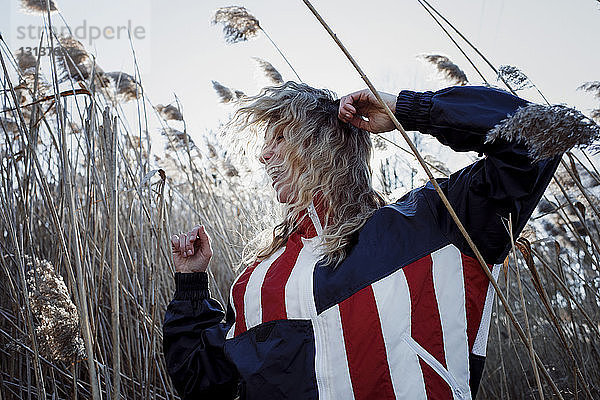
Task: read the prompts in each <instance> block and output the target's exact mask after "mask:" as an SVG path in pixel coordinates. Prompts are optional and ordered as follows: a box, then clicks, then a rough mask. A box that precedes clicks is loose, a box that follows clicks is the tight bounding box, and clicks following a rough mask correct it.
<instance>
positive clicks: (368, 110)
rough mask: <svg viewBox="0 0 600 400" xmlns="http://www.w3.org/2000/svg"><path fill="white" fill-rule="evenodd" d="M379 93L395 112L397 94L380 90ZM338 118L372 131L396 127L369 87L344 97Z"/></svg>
mask: <svg viewBox="0 0 600 400" xmlns="http://www.w3.org/2000/svg"><path fill="white" fill-rule="evenodd" d="M379 95H380V96H381V98H382V99H383V101H384V102H385V103H386V104H387V106H388V107H389V108H390V110H392V112H394V111H395V109H396V96H394V95H393V94H389V93H384V92H379ZM338 118H339V119H341V120H342V121H344V122H349V123H351V124H352V125H354V126H355V127H357V128H359V129H364V130H366V131H369V132H371V133H382V132H388V131H391V130H394V128H395V126H394V123H393V122H392V120H391V118H390V117H389V116H388V115H387V113H386V112H385V108H383V107H382V106H381V104H379V101H377V98H376V97H375V96H374V95H373V93H371V91H370V90H369V89H364V90H360V91H358V92H354V93H350V94H349V95H347V96H344V97H342V98H341V99H340V108H339V111H338ZM365 118H366V119H365Z"/></svg>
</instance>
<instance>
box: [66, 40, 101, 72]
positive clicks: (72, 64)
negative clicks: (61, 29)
mask: <svg viewBox="0 0 600 400" xmlns="http://www.w3.org/2000/svg"><path fill="white" fill-rule="evenodd" d="M58 40H59V42H60V45H59V46H57V47H56V49H55V51H56V54H57V57H56V61H57V62H58V65H59V67H60V69H61V70H62V75H61V79H60V80H61V82H64V81H66V80H69V79H74V80H76V81H81V80H86V79H88V78H89V77H90V75H91V74H92V71H93V70H94V64H93V60H92V59H91V58H90V56H89V54H88V52H87V51H86V50H85V47H84V46H83V44H82V43H81V42H80V41H79V40H77V39H75V38H74V37H73V36H61V37H59V39H58ZM95 70H96V72H97V73H98V74H101V73H102V71H101V70H100V68H99V67H98V66H95Z"/></svg>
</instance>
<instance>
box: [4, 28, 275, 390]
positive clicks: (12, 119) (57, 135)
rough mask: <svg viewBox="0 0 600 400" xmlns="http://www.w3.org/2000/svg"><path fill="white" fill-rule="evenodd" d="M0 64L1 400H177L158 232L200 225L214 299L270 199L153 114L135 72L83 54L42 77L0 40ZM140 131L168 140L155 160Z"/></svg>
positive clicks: (165, 251)
mask: <svg viewBox="0 0 600 400" xmlns="http://www.w3.org/2000/svg"><path fill="white" fill-rule="evenodd" d="M63 42H65V41H64V40H63ZM54 43H57V45H58V46H60V44H61V40H59V38H56V37H55V38H54ZM65 54H68V52H65ZM67 57H68V56H67ZM80 57H81V59H85V60H90V58H89V56H88V55H87V54H86V55H81V54H80ZM67 60H68V59H67ZM0 61H1V63H2V73H1V74H0V79H1V81H2V90H3V91H2V94H1V96H2V100H1V102H2V109H3V110H4V111H3V112H2V115H1V117H2V119H1V120H0V133H1V137H2V140H1V141H0V156H1V157H0V158H1V159H0V182H1V189H0V209H2V212H1V213H0V234H1V235H2V240H0V254H1V256H0V265H1V267H0V276H1V278H0V314H1V315H2V318H0V397H1V398H9V399H10V398H15V399H17V398H18V399H22V398H23V399H25V398H33V399H36V398H94V399H99V398H108V397H111V398H126V399H137V398H139V399H149V398H156V399H168V398H175V397H176V394H175V392H174V390H173V388H172V386H171V383H170V380H169V378H168V375H167V373H166V370H165V365H164V360H163V357H162V318H163V315H164V310H165V308H166V305H167V304H168V302H169V301H170V300H171V296H172V293H173V290H174V283H173V272H174V270H173V265H172V260H171V253H170V252H171V249H170V245H169V243H168V239H167V238H168V237H169V236H170V235H171V234H172V233H177V232H180V231H183V230H188V229H190V228H191V226H192V225H193V224H194V223H204V224H205V225H206V226H207V229H208V230H209V231H210V232H211V233H212V235H213V238H212V239H213V247H214V257H213V260H212V262H211V269H210V271H211V276H210V278H211V288H212V291H213V295H214V296H215V297H216V298H217V299H219V300H220V301H222V302H223V303H225V302H226V301H227V298H228V296H229V285H230V283H231V281H232V279H233V277H234V268H235V267H236V266H237V265H238V263H239V261H240V259H241V256H240V254H241V251H242V248H243V245H244V243H245V242H246V241H247V239H248V237H249V236H250V235H251V233H254V231H253V230H252V229H251V228H252V227H253V226H256V224H255V223H253V221H254V220H255V219H256V216H257V215H265V214H267V215H268V213H265V210H269V208H270V207H269V205H270V204H272V203H271V202H270V201H269V200H268V198H267V195H266V193H263V192H255V191H253V190H252V189H249V188H247V186H246V185H242V184H241V183H240V181H241V179H242V178H241V177H240V176H239V175H240V172H238V169H242V170H243V168H242V167H240V166H238V167H236V166H234V165H233V164H232V163H231V160H229V159H228V158H226V157H225V156H224V151H222V148H221V146H220V145H219V143H217V142H216V141H215V137H212V138H211V139H209V140H212V141H213V142H212V143H207V145H210V147H209V146H205V145H203V144H200V145H196V144H195V143H194V142H193V140H192V139H191V138H190V137H189V135H188V134H187V131H186V125H185V122H184V121H182V120H183V115H181V114H182V112H183V110H182V107H180V105H179V104H178V107H176V110H174V108H175V107H174V106H156V107H154V106H153V105H152V102H151V101H150V99H149V98H148V97H147V96H146V94H145V93H144V92H143V90H142V88H143V85H142V83H141V80H140V78H139V76H136V75H137V74H133V75H129V74H125V73H107V74H105V73H103V72H102V71H101V69H99V68H97V67H95V60H94V62H92V63H91V64H89V66H90V67H91V68H90V69H87V70H86V71H87V72H88V73H85V74H79V73H76V72H74V68H75V67H74V66H76V65H77V63H72V64H68V61H65V63H60V62H57V61H56V60H55V62H54V63H51V64H50V73H49V74H48V76H51V78H47V77H46V75H45V74H43V73H42V72H43V71H41V68H40V65H39V64H40V63H39V60H36V62H35V65H31V60H30V62H29V64H27V63H24V62H21V63H20V64H21V67H20V66H19V62H18V60H16V59H15V58H14V57H13V55H12V54H11V53H10V51H9V50H8V47H7V46H6V43H4V42H3V41H2V42H0ZM69 65H71V66H69ZM22 67H27V68H29V69H28V70H25V68H22ZM32 67H33V68H34V72H32V73H28V74H26V73H25V72H31V71H30V69H31V68H32ZM103 79H109V80H110V81H109V83H110V84H106V85H105V84H99V83H101V82H103ZM42 80H43V81H49V82H51V85H50V87H51V88H52V89H50V90H49V92H50V93H49V96H46V95H47V94H46V93H44V94H43V95H44V96H46V97H42V93H41V92H40V90H39V87H40V85H39V83H38V82H41V81H42ZM20 81H21V83H23V82H24V83H26V84H19V83H20ZM123 82H125V83H126V84H127V85H125V86H127V87H125V86H124V84H123ZM132 88H133V89H132ZM75 89H77V91H75ZM61 92H62V93H63V95H59V94H57V93H61ZM65 93H66V94H65ZM76 93H78V94H76ZM40 99H44V100H43V101H39V100H40ZM127 101H130V102H135V109H136V110H137V111H135V112H134V114H133V115H134V117H135V119H134V120H133V121H130V120H129V119H128V117H130V116H131V113H128V112H126V111H124V109H125V108H126V105H125V102H127ZM175 111H177V112H175ZM149 125H157V126H159V127H160V130H161V131H162V132H163V136H162V137H163V138H164V141H165V143H166V146H165V151H164V152H160V151H158V152H155V153H157V155H156V158H155V159H151V157H152V152H151V148H150V147H151V145H152V141H151V139H150V134H149V133H148V132H147V126H149ZM154 145H155V146H156V145H157V143H156V142H155V143H154ZM158 154H160V155H158ZM27 260H39V261H36V263H37V264H40V265H44V266H47V268H45V269H44V270H43V273H41V272H39V268H36V267H35V265H37V264H36V263H32V262H28V261H27ZM28 276H31V278H30V279H27V277H28ZM46 276H51V277H54V278H52V279H54V280H55V281H56V282H64V283H63V285H64V289H65V290H64V292H65V293H66V296H67V298H68V299H70V301H71V302H72V304H73V308H72V309H71V308H69V307H62V308H56V300H55V299H54V298H52V297H51V296H48V295H45V294H44V293H46V294H47V293H48V291H43V290H41V287H42V286H40V285H41V282H46V281H48V279H46V278H45V277H46ZM32 296H33V297H32ZM34 304H35V305H34ZM52 310H59V311H60V312H62V313H63V314H65V313H67V311H65V310H70V312H71V313H70V314H69V313H67V314H68V315H65V316H66V317H69V318H70V319H68V320H67V319H65V320H64V322H65V323H66V322H67V321H73V320H75V321H76V326H75V328H76V329H75V333H73V330H72V329H71V330H70V331H69V330H67V331H68V332H71V333H73V335H75V334H76V333H77V336H76V337H78V338H79V340H80V342H78V343H80V344H82V347H81V351H79V352H76V353H75V354H66V350H68V349H70V347H69V346H66V345H64V340H63V341H61V340H62V339H61V340H58V339H59V338H55V337H52V336H51V335H52V334H57V335H59V336H60V335H62V336H64V334H61V332H63V333H64V332H65V330H64V329H63V330H59V329H54V330H53V329H49V328H48V329H45V330H44V329H43V328H44V327H48V326H49V325H48V324H49V323H48V322H47V321H49V320H51V318H53V316H55V314H56V313H57V312H58V311H55V312H54V314H52V313H51V311H52ZM61 310H62V311H61ZM73 310H76V314H73V312H72V311H73ZM59 314H60V313H59ZM52 326H54V325H51V326H50V327H52ZM40 328H42V329H40ZM63 339H64V338H63ZM61 343H63V345H61ZM71 353H73V352H71Z"/></svg>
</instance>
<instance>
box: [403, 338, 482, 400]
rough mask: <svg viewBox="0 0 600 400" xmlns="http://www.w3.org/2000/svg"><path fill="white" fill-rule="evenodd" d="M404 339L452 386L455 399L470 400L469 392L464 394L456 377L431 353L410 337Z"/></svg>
mask: <svg viewBox="0 0 600 400" xmlns="http://www.w3.org/2000/svg"><path fill="white" fill-rule="evenodd" d="M402 339H403V340H404V342H405V343H406V344H407V345H408V347H410V348H411V350H412V351H414V352H415V354H417V356H419V357H420V358H421V359H422V360H423V361H425V363H426V364H427V365H429V366H430V367H431V368H432V369H433V370H434V371H435V372H436V373H437V374H438V375H439V376H441V377H442V379H443V380H444V381H445V382H446V383H447V384H448V386H450V389H451V390H452V392H453V393H454V397H455V398H458V399H470V398H471V396H469V392H467V393H464V392H463V391H462V390H461V389H460V388H459V386H458V383H457V382H456V379H455V378H454V376H453V375H452V374H451V373H450V372H449V371H448V370H447V369H446V368H444V366H443V365H442V363H440V362H439V361H438V360H437V359H436V358H435V357H434V356H433V355H431V353H429V352H428V351H427V350H425V349H424V348H423V346H421V345H420V344H419V343H417V341H416V340H415V339H413V338H412V337H411V336H409V335H406V334H405V335H403V337H402Z"/></svg>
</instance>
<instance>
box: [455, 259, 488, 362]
mask: <svg viewBox="0 0 600 400" xmlns="http://www.w3.org/2000/svg"><path fill="white" fill-rule="evenodd" d="M461 257H462V264H463V275H464V277H465V298H466V309H467V339H468V341H469V352H470V351H471V350H472V349H473V343H474V342H475V338H476V337H477V331H478V330H479V324H481V316H482V315H483V306H484V305H485V297H486V295H487V290H488V286H489V282H490V281H489V279H488V277H487V276H486V275H485V272H483V269H482V268H481V265H480V264H479V261H477V260H476V259H475V258H472V257H469V256H466V255H464V254H461ZM489 267H490V270H491V269H492V266H491V265H489Z"/></svg>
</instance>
